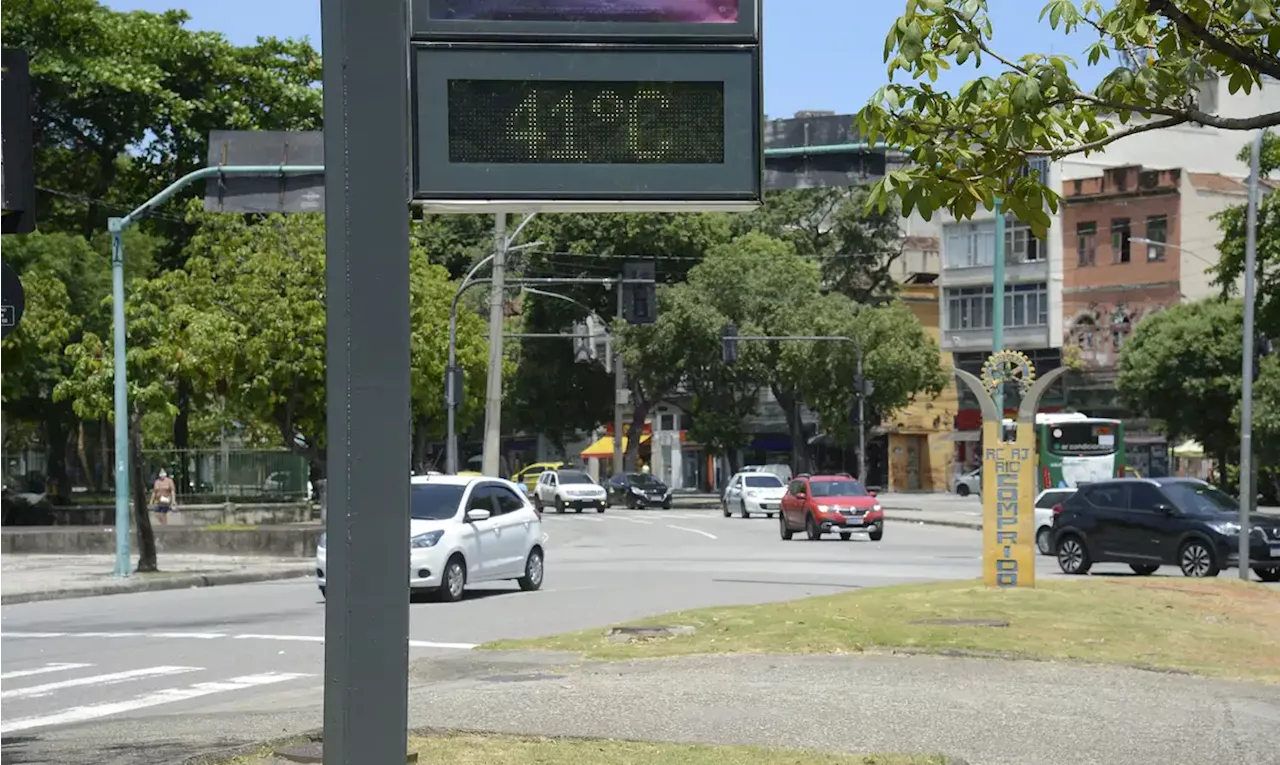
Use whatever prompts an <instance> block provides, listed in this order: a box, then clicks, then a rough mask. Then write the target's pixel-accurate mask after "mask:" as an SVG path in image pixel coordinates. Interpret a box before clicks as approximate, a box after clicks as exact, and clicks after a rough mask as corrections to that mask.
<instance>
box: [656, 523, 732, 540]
mask: <svg viewBox="0 0 1280 765" xmlns="http://www.w3.org/2000/svg"><path fill="white" fill-rule="evenodd" d="M667 528H669V529H675V530H677V531H688V532H689V533H691V534H701V535H702V536H704V537H706V538H707V539H719V538H720V537H718V536H716V535H715V534H712V533H710V532H706V531H703V530H702V529H691V528H688V527H687V526H676V525H674V524H670V523H668V524H667Z"/></svg>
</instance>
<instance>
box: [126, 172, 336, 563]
mask: <svg viewBox="0 0 1280 765" xmlns="http://www.w3.org/2000/svg"><path fill="white" fill-rule="evenodd" d="M322 173H324V166H323V165H240V166H232V167H203V168H200V169H199V170H195V171H193V172H190V173H187V174H186V175H184V176H182V177H181V178H179V179H178V180H176V181H174V182H173V183H171V184H169V185H168V186H167V187H165V189H164V191H161V192H160V193H159V194H156V195H155V196H153V197H151V198H150V199H148V200H147V201H146V202H143V203H142V204H141V205H140V206H139V207H138V208H137V209H136V210H134V211H133V212H131V213H129V214H128V215H126V216H124V217H123V218H112V219H110V220H109V221H107V230H108V231H110V232H111V336H112V346H113V347H112V364H113V365H114V373H115V380H114V382H115V393H114V398H115V401H114V408H115V420H116V422H115V425H116V565H115V575H116V576H119V577H126V576H129V526H130V524H129V385H128V367H127V365H126V358H127V356H126V352H127V350H128V349H127V348H126V343H127V328H126V326H125V317H124V301H125V297H124V230H125V229H126V228H128V227H129V226H130V225H131V224H132V223H134V222H135V221H136V220H138V219H139V218H141V217H142V216H143V215H144V214H145V213H146V212H147V211H148V210H151V209H153V208H156V207H159V206H160V205H162V204H164V203H165V202H167V201H169V199H170V198H171V197H172V196H173V195H174V194H176V193H178V192H179V191H181V190H182V189H184V188H186V187H187V186H189V185H191V184H192V183H195V182H196V181H199V180H203V179H205V178H212V177H213V176H216V175H317V174H322Z"/></svg>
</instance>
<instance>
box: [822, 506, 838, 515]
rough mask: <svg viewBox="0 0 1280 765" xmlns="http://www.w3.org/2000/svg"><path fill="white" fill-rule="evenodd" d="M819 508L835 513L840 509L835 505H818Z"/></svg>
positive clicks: (825, 511)
mask: <svg viewBox="0 0 1280 765" xmlns="http://www.w3.org/2000/svg"><path fill="white" fill-rule="evenodd" d="M818 509H819V510H821V511H822V512H824V513H834V512H836V511H837V510H839V508H837V507H836V506H835V505H818Z"/></svg>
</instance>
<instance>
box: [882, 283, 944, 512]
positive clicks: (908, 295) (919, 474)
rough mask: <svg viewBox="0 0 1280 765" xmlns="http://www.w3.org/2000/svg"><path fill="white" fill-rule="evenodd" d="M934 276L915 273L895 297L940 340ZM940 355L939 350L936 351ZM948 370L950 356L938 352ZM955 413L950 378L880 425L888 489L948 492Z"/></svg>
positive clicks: (931, 334) (933, 336)
mask: <svg viewBox="0 0 1280 765" xmlns="http://www.w3.org/2000/svg"><path fill="white" fill-rule="evenodd" d="M936 281H937V276H936V275H935V274H914V275H913V276H910V277H908V278H907V279H905V280H904V281H903V282H902V283H901V285H900V287H899V290H900V291H899V295H900V297H901V299H902V301H903V302H904V303H906V304H907V305H908V306H909V307H910V308H911V312H912V313H914V314H915V315H916V318H917V319H919V320H920V324H922V325H923V326H924V329H925V331H926V332H928V333H929V336H930V337H932V338H933V339H934V340H935V341H940V340H941V323H940V318H941V317H940V315H939V307H938V306H939V304H938V285H937V283H936ZM940 353H941V352H940ZM941 356H942V365H943V367H944V368H946V369H950V368H951V354H950V353H941ZM958 410H959V401H958V400H957V398H956V386H955V382H954V380H953V381H951V382H948V384H947V387H946V388H944V389H943V391H942V392H941V393H940V394H938V395H937V396H935V397H928V396H923V395H922V396H920V397H918V398H917V399H916V401H914V402H913V403H912V404H911V405H910V406H907V407H905V408H903V409H900V410H898V411H897V412H894V414H893V416H892V417H890V418H889V420H888V421H887V422H885V423H884V430H885V432H886V433H887V434H888V437H889V491H947V490H949V489H950V487H949V486H948V483H949V481H950V477H951V475H952V474H953V473H954V471H955V466H954V462H955V444H954V443H953V442H952V440H951V433H952V431H953V425H954V422H955V418H956V412H957V411H958Z"/></svg>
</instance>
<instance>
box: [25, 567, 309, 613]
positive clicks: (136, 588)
mask: <svg viewBox="0 0 1280 765" xmlns="http://www.w3.org/2000/svg"><path fill="white" fill-rule="evenodd" d="M314 572H315V567H314V566H295V567H292V568H282V569H278V570H275V571H227V572H223V573H216V574H186V575H183V576H171V577H164V578H159V577H156V578H141V577H139V578H133V579H129V580H126V581H124V582H112V583H111V584H103V585H99V586H96V587H77V588H71V589H65V590H44V591H40V592H16V593H11V594H9V595H0V605H5V606H7V605H12V604H17V603H36V602H39V601H44V600H68V599H71V598H92V597H97V596H99V595H124V594H127V593H131V592H159V591H161V590H185V589H190V588H192V587H217V586H218V585H222V584H250V583H252V582H272V581H276V580H278V579H300V578H302V577H306V576H311V575H312V574H313V573H314Z"/></svg>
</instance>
